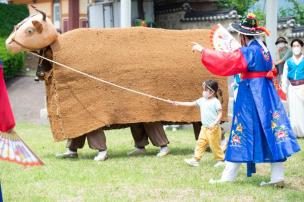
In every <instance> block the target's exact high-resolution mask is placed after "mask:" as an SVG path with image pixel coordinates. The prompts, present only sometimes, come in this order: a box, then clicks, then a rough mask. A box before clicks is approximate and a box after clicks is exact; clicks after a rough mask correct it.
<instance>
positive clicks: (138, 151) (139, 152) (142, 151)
mask: <svg viewBox="0 0 304 202" xmlns="http://www.w3.org/2000/svg"><path fill="white" fill-rule="evenodd" d="M145 153H146V149H145V148H142V149H141V148H137V147H135V149H134V150H133V151H130V152H128V156H138V155H142V154H145Z"/></svg>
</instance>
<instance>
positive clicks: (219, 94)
mask: <svg viewBox="0 0 304 202" xmlns="http://www.w3.org/2000/svg"><path fill="white" fill-rule="evenodd" d="M203 87H204V88H208V89H209V90H211V91H213V92H214V95H215V97H216V98H217V99H219V100H220V102H221V103H223V101H224V99H223V91H222V90H221V89H220V88H219V86H218V83H217V81H214V80H206V81H204V82H203Z"/></svg>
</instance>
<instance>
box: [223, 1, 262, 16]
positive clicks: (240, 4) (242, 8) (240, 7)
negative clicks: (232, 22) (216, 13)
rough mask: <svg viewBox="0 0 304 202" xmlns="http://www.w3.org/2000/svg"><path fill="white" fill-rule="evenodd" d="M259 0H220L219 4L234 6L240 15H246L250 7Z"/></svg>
mask: <svg viewBox="0 0 304 202" xmlns="http://www.w3.org/2000/svg"><path fill="white" fill-rule="evenodd" d="M257 1H258V0H219V1H218V5H219V7H221V8H234V9H235V10H236V11H237V12H238V14H239V15H242V16H244V15H246V13H247V11H248V9H249V8H251V7H252V6H253V5H254V4H255V3H256V2H257Z"/></svg>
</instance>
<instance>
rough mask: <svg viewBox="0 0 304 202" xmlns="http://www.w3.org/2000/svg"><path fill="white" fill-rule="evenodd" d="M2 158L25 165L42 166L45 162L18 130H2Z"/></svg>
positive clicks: (0, 137) (0, 136) (0, 151)
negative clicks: (20, 135)
mask: <svg viewBox="0 0 304 202" xmlns="http://www.w3.org/2000/svg"><path fill="white" fill-rule="evenodd" d="M0 160H5V161H9V162H14V163H17V164H21V165H24V166H40V165H43V162H42V161H41V160H40V159H39V158H38V157H37V156H36V155H35V154H34V153H33V152H32V151H31V149H30V148H29V147H28V146H27V145H26V144H25V143H24V142H23V141H22V139H21V138H20V137H19V136H18V135H17V133H16V132H14V131H12V132H10V133H3V132H0Z"/></svg>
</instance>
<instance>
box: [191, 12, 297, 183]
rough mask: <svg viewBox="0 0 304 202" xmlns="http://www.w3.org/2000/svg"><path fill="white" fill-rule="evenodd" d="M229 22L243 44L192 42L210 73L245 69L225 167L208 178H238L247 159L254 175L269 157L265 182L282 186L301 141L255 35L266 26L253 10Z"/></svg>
mask: <svg viewBox="0 0 304 202" xmlns="http://www.w3.org/2000/svg"><path fill="white" fill-rule="evenodd" d="M231 26H232V28H234V29H235V30H236V31H237V32H239V33H240V38H241V43H242V46H243V47H242V48H240V49H238V50H236V51H234V52H232V53H223V52H217V51H214V50H211V49H205V48H203V47H201V46H200V45H199V44H196V45H194V46H193V49H194V50H198V51H200V52H202V64H203V65H204V66H205V67H206V68H207V69H208V70H209V71H210V72H211V73H213V74H215V75H220V76H231V75H235V74H239V73H241V74H242V81H241V82H240V83H239V88H238V94H237V97H236V102H235V105H234V114H233V119H232V126H231V132H230V138H229V142H228V148H227V152H226V156H225V160H226V161H227V162H226V168H225V170H224V171H223V174H222V178H221V179H220V180H210V182H211V183H215V182H226V181H234V180H235V178H236V176H237V172H238V170H239V168H240V165H241V163H247V175H248V176H251V174H252V173H255V163H265V162H269V163H271V181H270V182H268V183H265V182H262V183H261V185H275V186H284V168H283V163H282V162H284V161H285V160H286V159H287V157H289V156H291V155H292V154H294V153H295V152H298V151H299V150H300V147H299V145H298V143H297V140H296V137H295V134H294V132H293V131H292V129H291V126H290V122H289V119H288V117H287V114H286V112H285V110H284V107H283V104H282V103H281V101H280V98H279V96H278V93H277V91H276V89H275V87H274V85H273V82H272V80H271V69H272V66H273V65H272V59H271V56H270V53H269V51H268V50H267V48H266V47H265V45H264V44H263V42H262V41H261V40H260V39H259V38H258V37H257V36H258V35H260V34H263V33H266V34H268V32H267V30H266V29H265V28H263V27H258V24H257V20H256V18H255V16H254V15H253V14H249V15H248V16H247V17H246V18H244V19H243V20H242V22H241V23H235V24H232V25H231Z"/></svg>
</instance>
